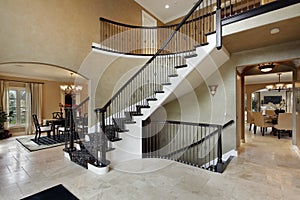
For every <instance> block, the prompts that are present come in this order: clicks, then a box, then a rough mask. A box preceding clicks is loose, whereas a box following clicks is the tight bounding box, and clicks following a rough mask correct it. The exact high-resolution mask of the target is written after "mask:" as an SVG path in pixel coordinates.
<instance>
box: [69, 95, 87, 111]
mask: <svg viewBox="0 0 300 200" xmlns="http://www.w3.org/2000/svg"><path fill="white" fill-rule="evenodd" d="M88 100H90V97H87V98H85V99H84V100H83V101H82V102H81V103H80V104H78V105H77V106H76V107H75V108H73V109H74V111H76V110H78V109H79V108H80V107H81V106H82V105H83V104H85V103H86V102H87V101H88Z"/></svg>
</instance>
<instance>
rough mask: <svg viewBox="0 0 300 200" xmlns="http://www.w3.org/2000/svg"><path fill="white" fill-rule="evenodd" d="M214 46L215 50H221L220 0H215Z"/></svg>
mask: <svg viewBox="0 0 300 200" xmlns="http://www.w3.org/2000/svg"><path fill="white" fill-rule="evenodd" d="M216 45H217V49H218V50H220V49H221V48H222V22H221V0H217V11H216Z"/></svg>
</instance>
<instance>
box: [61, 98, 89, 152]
mask: <svg viewBox="0 0 300 200" xmlns="http://www.w3.org/2000/svg"><path fill="white" fill-rule="evenodd" d="M88 101H89V97H87V98H86V99H84V100H83V101H82V102H81V103H80V104H79V105H73V107H65V125H64V135H65V149H64V150H65V151H67V152H71V151H75V145H74V142H75V140H76V141H78V140H80V139H82V138H84V136H85V134H87V132H88V115H87V114H88Z"/></svg>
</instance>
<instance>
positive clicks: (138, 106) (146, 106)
mask: <svg viewBox="0 0 300 200" xmlns="http://www.w3.org/2000/svg"><path fill="white" fill-rule="evenodd" d="M136 107H137V108H150V106H148V105H137V106H136Z"/></svg>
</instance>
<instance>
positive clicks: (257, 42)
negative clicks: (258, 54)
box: [222, 17, 300, 53]
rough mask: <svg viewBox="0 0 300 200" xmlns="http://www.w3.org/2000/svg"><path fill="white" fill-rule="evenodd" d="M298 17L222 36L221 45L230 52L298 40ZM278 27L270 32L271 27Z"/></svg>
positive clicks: (299, 36) (299, 27)
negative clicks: (275, 32)
mask: <svg viewBox="0 0 300 200" xmlns="http://www.w3.org/2000/svg"><path fill="white" fill-rule="evenodd" d="M299 24H300V17H296V18H292V19H288V20H283V21H279V22H276V23H271V24H268V25H265V26H260V27H257V28H255V29H249V30H247V31H242V32H238V33H235V34H231V35H228V36H225V37H223V39H222V40H223V45H224V46H225V47H226V49H227V50H228V51H229V52H230V53H234V52H240V51H245V50H250V49H256V48H262V47H266V46H269V45H274V44H280V43H286V42H290V41H296V40H300V34H299V33H300V26H299ZM275 27H276V28H279V29H280V32H279V33H277V34H273V35H271V34H270V30H271V29H272V28H275Z"/></svg>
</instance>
